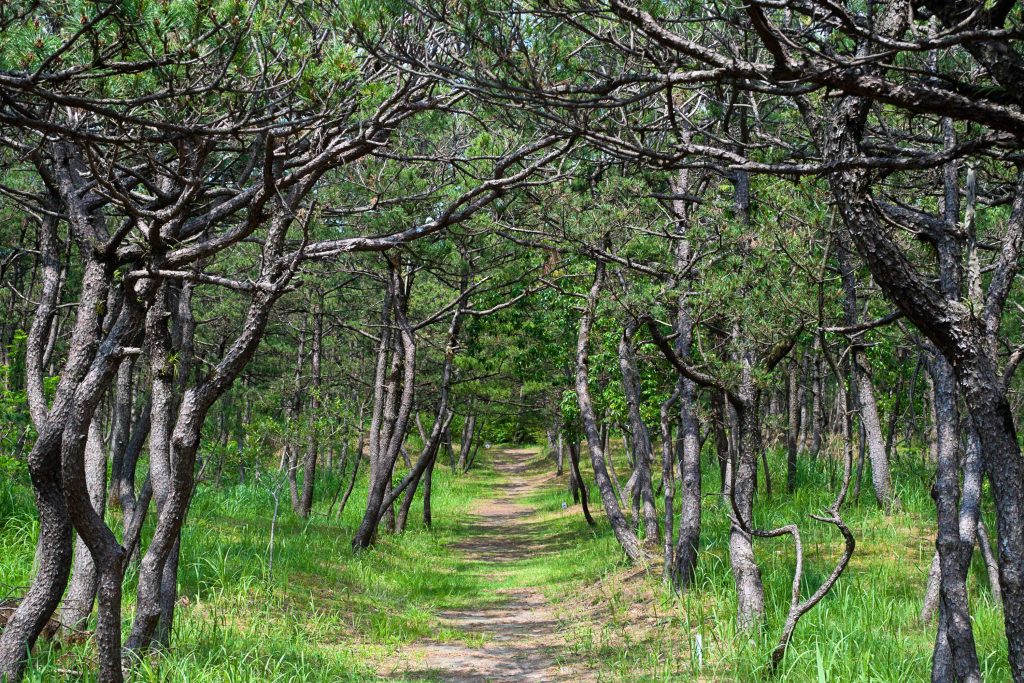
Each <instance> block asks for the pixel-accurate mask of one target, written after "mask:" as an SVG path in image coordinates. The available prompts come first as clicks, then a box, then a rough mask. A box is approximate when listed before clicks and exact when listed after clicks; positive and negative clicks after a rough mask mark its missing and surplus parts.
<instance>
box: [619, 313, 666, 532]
mask: <svg viewBox="0 0 1024 683" xmlns="http://www.w3.org/2000/svg"><path fill="white" fill-rule="evenodd" d="M638 326H639V323H637V322H636V321H630V322H629V323H627V324H626V328H625V329H624V330H623V332H622V336H621V337H620V338H619V369H620V370H621V371H622V389H623V394H624V395H625V397H626V407H627V410H628V411H629V429H630V433H631V434H632V439H631V441H632V444H633V461H634V464H633V471H634V474H635V476H636V481H635V483H634V488H633V491H634V495H636V496H637V497H638V498H639V502H640V519H642V520H643V527H644V536H645V537H646V539H647V542H648V543H655V542H657V540H658V510H657V507H656V505H655V503H654V483H653V479H652V477H651V462H652V461H653V460H654V450H653V448H652V447H651V436H650V432H648V430H647V425H646V424H644V420H643V417H642V416H641V414H640V403H641V400H642V398H641V394H642V392H641V387H640V372H639V371H638V370H637V366H636V352H635V351H634V350H633V335H634V334H635V333H636V330H637V327H638Z"/></svg>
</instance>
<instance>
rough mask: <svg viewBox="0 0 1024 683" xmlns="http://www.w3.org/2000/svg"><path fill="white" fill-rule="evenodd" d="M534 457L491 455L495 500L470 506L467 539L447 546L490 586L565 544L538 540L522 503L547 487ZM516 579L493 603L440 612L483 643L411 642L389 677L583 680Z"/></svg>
mask: <svg viewBox="0 0 1024 683" xmlns="http://www.w3.org/2000/svg"><path fill="white" fill-rule="evenodd" d="M536 455H537V449H536V448H521V449H505V450H500V451H496V452H495V453H494V456H493V467H494V469H495V470H496V471H497V472H498V473H499V474H500V475H501V483H500V489H499V490H500V491H501V494H500V495H498V496H497V497H495V498H489V499H485V500H482V501H480V502H478V503H477V504H476V505H475V506H474V507H473V509H472V511H471V514H472V518H471V520H470V524H471V534H470V535H469V536H468V537H466V538H464V539H462V540H460V541H459V542H458V543H455V544H453V545H452V546H451V549H452V550H453V551H454V552H458V553H460V554H461V555H462V556H463V557H464V558H465V559H466V560H467V561H468V564H469V566H470V567H472V569H471V571H472V572H474V573H476V574H477V575H478V578H479V579H481V580H482V581H483V582H486V583H488V584H492V585H493V584H502V583H508V582H509V581H508V580H509V578H510V577H513V576H514V575H515V574H516V571H517V568H516V566H515V563H516V561H517V560H520V559H523V558H526V557H537V556H538V554H549V553H558V552H559V551H560V550H562V545H563V544H564V541H560V540H559V539H551V538H548V537H546V535H544V534H542V533H541V529H540V526H541V525H540V523H539V522H538V521H537V520H536V519H534V515H535V513H536V510H535V509H534V508H532V507H530V506H529V504H528V503H526V502H524V501H525V499H526V498H528V497H529V496H530V494H532V493H533V492H535V491H537V490H538V489H541V488H543V487H546V486H550V485H551V483H552V476H551V475H550V474H544V473H540V474H537V473H533V472H531V471H530V460H531V459H532V458H535V457H536ZM516 578H518V580H516V581H512V583H514V584H515V585H516V586H517V587H515V588H496V589H495V590H494V595H495V596H496V597H498V598H499V599H498V600H496V601H494V602H491V603H489V604H484V605H482V606H480V607H476V608H466V609H459V610H444V611H441V612H439V613H438V617H439V619H440V621H441V624H442V625H443V626H444V627H447V628H451V629H453V630H456V631H460V632H463V633H469V634H472V635H474V636H480V637H481V638H482V640H483V642H482V643H480V644H473V643H466V642H462V641H449V642H437V641H428V642H420V643H416V644H414V645H411V646H409V647H406V648H403V649H402V650H401V651H400V652H399V653H398V656H397V657H396V658H395V659H394V661H396V662H398V665H397V667H396V668H395V670H394V672H393V673H392V674H391V677H392V678H397V679H400V680H406V681H408V680H414V681H422V680H426V681H454V682H455V683H485V682H491V681H494V682H505V681H525V682H527V683H529V682H531V681H569V680H572V681H585V680H587V677H586V676H585V675H584V676H581V675H580V672H579V671H576V670H574V668H573V667H571V666H570V665H569V664H568V663H567V662H566V661H565V660H566V659H567V653H566V652H565V649H566V645H567V644H566V641H565V637H564V636H563V635H562V632H561V630H560V628H559V621H558V617H557V615H556V613H555V610H554V608H553V607H552V606H551V605H550V603H549V602H548V600H547V598H545V597H544V594H543V593H542V592H541V590H540V587H539V586H536V585H529V580H528V579H526V581H525V582H524V581H523V579H522V577H516Z"/></svg>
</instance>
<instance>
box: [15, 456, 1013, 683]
mask: <svg viewBox="0 0 1024 683" xmlns="http://www.w3.org/2000/svg"><path fill="white" fill-rule="evenodd" d="M609 456H610V458H612V459H613V460H614V461H615V462H616V463H617V465H618V468H619V472H620V474H622V473H624V472H625V471H626V469H625V465H626V458H625V453H624V452H623V451H622V449H621V447H620V446H618V445H616V447H614V448H612V449H611V451H610V452H609ZM769 456H770V463H771V465H772V474H773V478H774V479H775V481H776V482H784V480H785V466H786V463H785V453H784V452H783V451H781V450H777V449H773V450H771V451H770V452H769ZM901 456H902V457H900V458H899V459H897V460H896V461H895V462H894V465H895V467H894V471H893V478H894V482H895V483H896V487H897V490H898V491H899V492H900V496H901V499H902V502H903V505H904V510H903V512H901V513H900V514H897V515H890V516H886V515H884V514H883V513H882V512H881V511H880V510H879V509H878V507H877V505H875V503H874V500H873V499H872V497H871V493H870V489H869V488H867V487H865V493H864V494H863V495H862V497H861V500H860V501H859V502H858V501H857V499H856V497H852V498H851V500H850V502H849V503H848V506H847V507H846V508H844V519H845V520H846V521H847V524H848V525H849V527H850V528H851V530H852V531H853V533H854V536H855V537H856V539H857V550H856V553H855V555H854V558H853V560H852V562H851V563H850V567H849V568H848V569H847V571H846V573H845V574H844V575H843V577H842V578H841V579H840V581H839V583H838V584H837V585H836V587H835V588H834V589H833V590H832V591H831V592H830V593H829V595H828V596H827V597H826V598H825V599H824V600H823V601H822V602H821V603H820V604H819V605H818V606H817V607H816V608H815V609H814V610H812V611H811V612H810V613H809V614H807V615H806V616H805V617H804V619H803V620H802V621H801V622H800V625H799V627H798V628H797V631H796V634H795V636H794V639H793V642H792V644H791V646H790V649H789V651H788V652H787V654H786V657H785V659H784V661H783V663H782V667H781V668H780V670H779V672H778V673H777V676H776V678H775V680H777V681H779V682H780V683H822V682H823V681H824V682H826V683H838V682H842V683H859V682H863V683H889V682H890V681H902V682H904V683H926V682H927V681H928V679H929V675H928V672H929V661H930V656H931V650H932V645H933V642H934V637H935V625H934V623H931V624H922V623H921V622H920V620H919V617H918V613H919V611H920V608H921V596H922V594H923V592H924V586H925V581H926V579H927V575H928V568H929V566H930V563H931V557H932V553H933V552H934V531H932V530H933V529H934V523H935V522H934V515H935V507H934V503H933V502H932V501H931V499H930V498H929V497H928V487H929V485H930V481H931V477H932V476H933V472H934V469H933V468H930V467H928V466H927V465H925V464H922V462H921V460H920V458H919V457H918V454H917V453H916V452H905V453H902V454H901ZM823 457H824V456H823ZM837 463H838V460H836V459H835V458H834V457H830V458H829V459H828V460H826V461H825V464H824V466H823V465H821V464H820V463H818V464H813V463H811V462H810V461H809V459H808V460H801V461H800V465H801V468H800V471H799V486H798V489H797V491H796V493H794V494H787V493H786V492H785V491H779V490H778V486H777V487H776V490H775V491H774V492H773V493H769V492H768V491H767V490H761V489H763V488H764V487H761V489H759V493H758V500H759V501H768V500H769V499H770V500H771V504H770V505H769V504H761V503H759V507H758V509H757V511H756V513H755V514H756V518H757V523H758V526H760V527H762V528H771V527H775V526H780V525H782V524H787V523H792V522H794V521H796V522H799V523H800V524H801V535H802V537H803V542H804V550H805V558H804V560H805V562H804V571H805V581H804V584H803V585H802V587H801V594H802V595H804V596H806V595H807V594H809V592H811V591H813V590H814V589H815V588H817V586H818V585H819V583H820V582H821V581H822V580H824V578H825V577H826V576H827V575H828V573H829V572H830V571H831V570H832V567H833V566H834V563H835V560H836V558H837V557H838V556H839V553H840V552H841V549H842V539H841V538H838V534H837V533H836V532H835V531H834V530H833V529H832V528H831V526H830V525H825V524H818V523H815V522H813V520H809V519H808V518H807V515H808V513H810V512H814V511H816V510H821V509H823V508H824V507H826V506H827V505H829V504H830V503H831V500H832V498H833V496H834V484H835V481H836V479H835V477H836V466H837ZM2 464H3V463H2V461H0V465H2ZM363 469H364V470H365V468H363ZM704 469H705V476H704V482H703V487H704V492H705V494H706V495H707V496H708V497H707V500H706V502H705V505H704V506H703V525H702V532H701V551H702V552H701V560H700V564H699V565H698V568H697V575H696V577H695V580H694V585H693V588H692V590H690V591H688V592H687V593H685V594H683V595H674V594H673V593H672V592H671V591H668V590H665V588H664V586H663V585H662V583H661V577H660V576H659V571H658V569H657V566H656V565H657V563H655V566H654V567H636V566H630V565H629V564H628V563H627V562H626V561H625V560H624V558H623V554H622V552H621V550H620V548H619V547H618V545H617V544H616V542H615V538H614V535H613V534H612V532H611V529H610V528H609V525H608V524H607V521H606V520H605V518H604V515H603V514H601V504H600V502H599V500H598V499H597V495H596V491H591V501H592V502H591V510H592V512H594V515H595V518H596V520H597V525H596V526H595V527H589V526H588V525H587V524H586V522H585V521H584V520H583V515H582V513H581V510H580V506H579V505H574V504H572V500H571V498H569V496H568V492H567V490H566V488H567V486H566V485H567V479H568V477H567V476H566V475H564V474H563V475H562V476H561V477H558V476H556V475H555V473H554V471H553V470H554V466H553V463H552V460H551V458H550V456H548V455H546V454H543V453H541V452H540V451H538V450H537V449H535V448H529V449H514V448H495V449H492V450H488V451H486V452H482V453H481V454H480V457H479V459H478V461H477V463H476V464H475V465H474V467H473V468H472V470H471V471H470V472H468V473H466V474H457V473H455V472H453V471H452V469H451V468H450V467H449V466H448V463H445V464H444V466H441V464H440V463H439V466H438V468H437V470H436V471H435V473H434V487H433V497H432V500H433V505H432V507H433V525H432V526H431V527H429V528H427V527H426V526H425V525H424V524H423V522H422V518H421V512H420V506H419V504H417V505H416V506H415V508H414V509H413V510H412V511H411V513H410V520H409V526H408V528H407V530H406V531H405V532H404V533H402V534H400V535H395V534H386V533H384V534H381V536H380V537H379V538H378V540H377V543H376V545H375V546H374V548H373V549H372V550H371V551H369V552H354V551H353V550H352V549H351V547H350V540H351V538H352V534H353V533H354V531H355V529H356V528H357V527H358V525H359V523H360V520H361V517H362V513H363V510H362V501H365V500H366V478H365V472H364V471H360V477H359V479H358V482H357V485H356V488H355V491H354V493H353V494H352V498H351V502H350V503H349V505H348V506H347V508H346V509H345V510H344V511H343V513H342V514H338V511H337V510H333V511H331V508H330V501H331V500H332V499H333V497H334V494H335V492H336V491H338V490H339V488H340V487H341V486H343V485H347V481H348V477H349V476H350V469H348V468H346V469H345V472H344V474H342V473H341V472H339V471H337V468H336V469H335V471H332V472H325V473H324V477H323V478H322V479H318V487H317V495H318V499H317V505H316V506H315V508H314V514H313V516H312V518H310V519H302V518H300V517H298V516H296V515H293V514H291V511H290V510H288V507H287V502H286V500H285V501H282V503H281V509H280V511H279V514H277V515H275V514H274V500H275V498H274V496H275V495H278V494H279V493H280V492H281V491H285V490H286V489H285V488H282V482H283V478H282V477H281V475H280V474H277V473H276V472H275V471H274V470H273V468H269V469H266V470H261V471H260V474H259V476H258V477H255V476H251V477H249V478H248V480H247V481H246V482H245V483H244V484H236V483H232V482H228V481H225V482H224V483H223V484H222V485H217V484H216V483H213V482H206V483H204V484H203V485H202V486H200V487H199V489H198V491H197V493H196V497H195V500H194V501H193V504H192V510H191V511H190V514H189V525H188V526H187V527H186V529H185V533H184V535H183V538H182V560H181V569H180V571H179V577H178V581H179V595H180V599H179V609H178V611H177V615H176V620H175V634H174V641H173V643H172V647H171V648H170V649H169V650H167V651H165V652H163V653H161V655H160V656H159V657H153V658H147V659H145V660H142V661H139V662H137V663H136V666H135V670H134V672H133V673H134V675H133V683H179V682H180V681H188V682H189V683H339V682H345V683H369V682H371V681H381V682H382V683H383V682H384V681H388V682H394V681H403V682H404V683H426V682H436V681H453V682H455V683H464V682H469V681H480V682H481V683H482V682H484V681H496V682H503V681H525V682H527V683H529V682H530V681H560V680H569V679H571V680H573V681H594V682H595V683H603V682H617V681H628V682H630V683H632V682H638V683H639V682H646V681H651V682H652V683H653V682H658V683H661V682H665V681H680V680H687V681H715V682H722V683H724V682H727V681H759V680H763V679H764V677H765V670H764V667H765V663H766V662H767V661H768V658H769V653H770V652H771V650H772V648H774V647H775V645H776V643H777V639H778V634H779V632H780V631H781V628H782V624H783V621H784V619H785V614H786V609H787V607H788V599H789V595H790V590H791V582H792V577H793V561H794V558H793V550H792V544H791V542H789V541H788V539H765V540H760V541H759V542H758V543H757V545H756V550H757V559H758V563H759V565H760V567H761V571H762V576H763V578H764V582H765V593H766V598H767V619H766V623H765V626H764V628H763V629H761V630H759V631H757V632H756V633H745V634H739V633H737V632H736V631H735V629H734V626H733V625H734V623H735V615H736V612H735V603H736V597H735V589H734V587H733V580H732V574H731V572H730V571H729V562H728V532H729V517H728V514H727V511H726V509H725V507H724V506H723V505H721V504H719V503H718V502H717V497H716V496H715V493H716V492H717V491H718V488H719V486H720V484H721V482H720V481H719V480H718V479H719V475H718V471H717V468H716V467H715V466H714V461H713V460H712V459H711V458H708V459H707V461H706V462H705V468H704ZM3 474H5V471H4V470H3V468H2V467H0V475H3ZM865 481H866V482H870V477H869V475H868V473H865ZM418 501H419V499H417V502H418ZM986 516H987V518H988V520H989V522H990V523H991V510H986ZM108 522H109V523H110V524H111V526H113V527H118V526H120V519H119V516H118V514H117V512H116V511H115V512H108ZM272 526H273V527H274V528H275V535H274V537H273V538H274V540H273V542H271V535H270V530H271V527H272ZM37 529H38V523H37V521H36V515H35V509H34V505H33V498H32V493H31V489H30V487H29V484H28V473H27V471H26V470H24V468H21V469H15V470H13V471H7V472H6V475H5V476H0V599H2V598H3V597H5V596H7V595H10V596H14V595H17V594H19V592H20V591H22V590H23V587H24V586H26V585H28V583H29V582H30V581H31V575H32V561H33V556H34V541H35V536H36V533H37ZM151 529H152V525H151V523H150V525H148V526H147V532H146V533H147V534H148V533H151ZM271 557H272V559H273V561H272V563H271ZM135 577H136V570H135V568H134V567H133V568H132V569H131V570H130V572H129V578H128V584H127V589H126V593H125V615H126V623H127V615H130V614H131V613H132V612H133V610H134V602H135V595H134V580H135ZM969 589H970V595H971V605H972V617H973V619H972V621H973V624H974V632H975V638H976V641H977V644H978V653H979V659H980V660H981V665H982V670H983V675H984V678H985V680H990V681H1004V680H1010V674H1009V671H1008V668H1007V665H1006V641H1005V637H1004V636H1003V624H1002V613H1001V610H1000V609H999V606H998V605H997V604H995V603H994V602H993V601H992V599H991V596H990V594H989V592H988V589H987V578H986V575H985V571H984V566H983V564H982V563H981V561H980V559H977V560H976V561H975V562H974V564H973V565H972V570H971V580H970V583H969ZM95 671H96V662H95V647H94V644H93V643H92V642H91V639H90V638H86V639H84V640H81V641H77V640H76V641H68V640H66V639H58V640H54V641H45V642H40V643H39V644H38V645H37V647H36V650H35V653H34V656H33V661H32V664H31V667H30V670H29V674H28V676H27V678H26V683H51V682H52V681H73V682H75V683H79V682H81V683H92V681H94V680H95ZM72 672H74V673H72Z"/></svg>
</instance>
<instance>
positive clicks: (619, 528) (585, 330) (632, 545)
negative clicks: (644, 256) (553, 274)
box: [576, 261, 646, 562]
mask: <svg viewBox="0 0 1024 683" xmlns="http://www.w3.org/2000/svg"><path fill="white" fill-rule="evenodd" d="M594 268H595V270H594V283H593V286H592V287H591V288H590V293H589V295H588V297H587V306H586V308H585V309H584V312H583V315H582V316H581V318H580V328H579V336H578V339H577V344H576V399H577V401H578V402H579V406H580V414H581V417H582V420H583V430H584V434H585V435H586V438H587V448H588V450H589V451H590V462H591V465H592V466H593V468H594V479H595V481H596V483H597V490H598V492H599V493H600V494H601V503H602V504H603V505H604V511H605V514H606V515H607V517H608V521H609V522H610V523H611V526H612V531H613V532H614V533H615V538H616V540H618V542H619V545H620V546H621V547H622V549H623V551H625V553H626V556H627V557H628V558H629V559H630V561H632V562H642V561H644V560H645V559H646V553H645V552H644V550H643V547H642V546H641V544H640V539H638V538H637V536H636V534H635V533H634V532H633V530H632V529H630V527H629V523H628V522H627V521H626V518H625V517H624V516H623V514H622V510H621V509H620V508H619V501H618V500H617V499H616V497H615V491H614V490H613V489H612V484H611V479H610V477H609V476H608V468H607V466H606V464H605V450H604V448H603V443H602V440H601V430H600V428H599V427H598V424H597V415H596V414H595V413H594V406H593V402H592V401H591V398H590V377H589V370H588V366H587V363H588V357H589V355H590V330H591V328H592V327H593V324H594V316H595V314H596V309H597V299H598V295H599V294H600V291H601V283H602V281H603V280H604V263H603V262H601V261H598V262H597V263H596V264H595V266H594ZM580 483H582V479H580Z"/></svg>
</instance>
